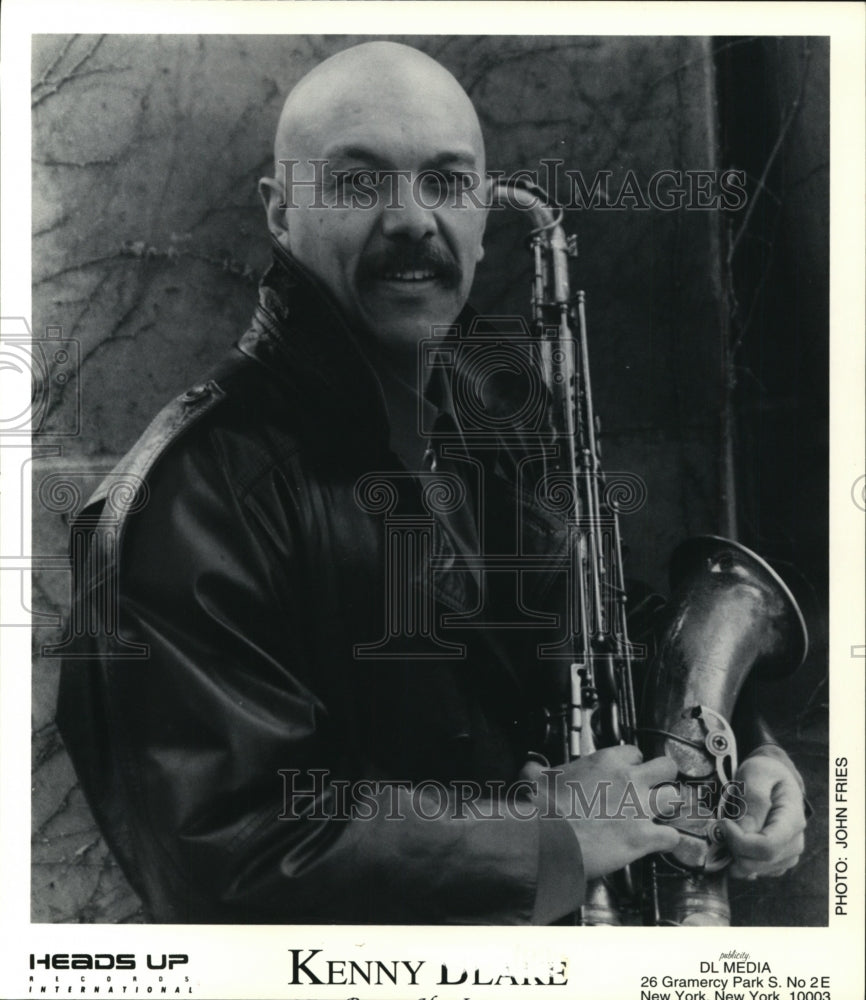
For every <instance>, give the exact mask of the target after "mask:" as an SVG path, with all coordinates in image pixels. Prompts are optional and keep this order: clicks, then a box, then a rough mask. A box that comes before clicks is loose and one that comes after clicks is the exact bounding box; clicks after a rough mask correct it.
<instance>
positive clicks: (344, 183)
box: [333, 170, 376, 194]
mask: <svg viewBox="0 0 866 1000" xmlns="http://www.w3.org/2000/svg"><path fill="white" fill-rule="evenodd" d="M333 178H334V189H335V190H336V191H343V192H345V193H347V194H351V193H352V192H353V191H366V192H369V191H370V189H371V188H374V187H375V186H376V171H375V170H339V171H334V174H333Z"/></svg>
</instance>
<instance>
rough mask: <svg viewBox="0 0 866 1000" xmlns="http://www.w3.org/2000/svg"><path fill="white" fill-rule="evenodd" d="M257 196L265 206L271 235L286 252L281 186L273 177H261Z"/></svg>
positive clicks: (287, 245)
mask: <svg viewBox="0 0 866 1000" xmlns="http://www.w3.org/2000/svg"><path fill="white" fill-rule="evenodd" d="M259 195H260V196H261V199H262V202H263V204H264V206H265V214H266V215H267V217H268V229H269V230H270V233H271V235H272V236H273V237H274V238H275V239H276V241H277V242H278V243H279V244H280V245H281V246H282V247H284V248H285V249H286V250H288V249H289V227H288V224H287V221H286V208H285V204H286V196H285V192H284V191H283V185H282V184H281V183H280V182H279V181H278V180H277V179H276V178H274V177H263V178H262V179H261V180H260V181H259Z"/></svg>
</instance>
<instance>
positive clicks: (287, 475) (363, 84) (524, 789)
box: [58, 42, 804, 923]
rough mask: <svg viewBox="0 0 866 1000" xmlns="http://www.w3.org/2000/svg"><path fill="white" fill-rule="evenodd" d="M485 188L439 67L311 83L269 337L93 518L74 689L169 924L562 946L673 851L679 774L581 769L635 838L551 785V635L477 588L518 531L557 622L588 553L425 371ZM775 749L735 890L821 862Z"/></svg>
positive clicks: (283, 223) (153, 909) (131, 459)
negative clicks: (411, 931)
mask: <svg viewBox="0 0 866 1000" xmlns="http://www.w3.org/2000/svg"><path fill="white" fill-rule="evenodd" d="M484 173H485V157H484V145H483V140H482V136H481V130H480V127H479V123H478V120H477V117H476V114H475V111H474V109H473V107H472V105H471V103H470V101H469V99H468V97H467V96H466V94H465V93H464V92H463V90H462V89H461V88H460V86H459V85H458V84H457V82H456V81H455V80H454V78H453V77H452V76H451V75H450V74H448V73H447V72H446V71H445V70H444V69H443V68H442V67H441V66H439V65H438V64H437V63H435V62H434V61H433V60H431V59H429V58H428V57H426V56H424V55H422V54H421V53H419V52H417V51H416V50H414V49H411V48H408V47H406V46H402V45H396V44H393V43H388V42H375V43H369V44H365V45H360V46H357V47H355V48H352V49H348V50H346V51H344V52H341V53H339V54H337V55H336V56H334V57H332V58H331V59H328V60H327V61H326V62H324V63H322V64H321V65H320V66H318V67H317V68H316V69H314V70H313V71H312V72H311V73H310V74H308V75H307V76H306V77H305V78H304V79H303V80H302V81H301V82H300V83H299V84H298V85H297V87H296V88H295V89H294V91H293V92H292V93H291V94H290V96H289V98H288V100H287V102H286V105H285V107H284V109H283V113H282V116H281V118H280V122H279V125H278V129H277V136H276V142H275V176H274V177H273V178H268V179H265V180H263V181H262V182H261V190H262V195H263V198H264V200H265V204H266V210H267V218H268V227H269V230H270V232H271V235H272V238H273V241H274V264H273V266H272V268H271V269H270V270H269V272H268V274H267V275H266V276H265V278H264V279H263V282H262V287H261V292H260V301H259V306H258V309H257V311H256V314H255V316H254V318H253V321H252V324H251V327H250V329H249V330H248V331H247V332H246V333H245V334H244V336H243V337H242V338H241V340H240V342H239V344H238V348H237V350H235V351H234V352H233V353H232V354H231V356H230V357H229V358H227V359H226V361H225V362H224V363H223V364H222V365H221V366H220V367H219V368H218V369H217V371H215V372H214V373H212V375H211V377H210V378H209V379H208V380H206V381H205V382H203V383H202V384H201V385H199V386H196V387H194V388H193V389H191V390H189V391H188V392H187V393H185V394H184V396H182V397H181V398H180V399H179V400H177V401H175V403H173V404H171V405H170V406H169V407H168V408H166V410H164V411H163V413H162V414H160V416H159V417H157V419H156V420H155V421H154V423H153V424H152V425H151V427H150V428H149V429H148V431H147V432H146V433H145V435H144V437H143V438H142V440H141V441H140V442H139V443H138V444H137V445H136V446H135V447H134V448H133V450H132V452H131V453H130V454H129V456H127V458H126V460H125V461H124V463H123V464H122V466H121V469H120V470H119V471H120V472H123V473H125V474H126V475H128V476H132V477H135V478H136V480H137V481H140V482H141V488H140V489H139V492H138V497H139V500H140V503H138V504H134V505H133V506H134V507H137V508H138V509H136V510H135V512H134V513H133V512H129V513H128V514H123V515H122V516H121V517H120V519H119V523H118V522H117V519H116V518H113V514H114V512H113V511H112V510H111V509H110V503H109V502H108V498H107V495H106V492H105V491H104V490H103V491H100V492H98V493H97V495H96V497H95V498H94V499H93V501H92V503H91V506H90V507H89V508H88V509H87V510H86V511H85V513H84V515H83V516H82V518H81V519H80V521H79V531H82V532H83V533H84V534H83V537H86V539H87V541H88V544H89V557H88V560H87V565H86V566H85V567H84V568H83V572H82V575H81V578H82V579H83V581H84V582H83V584H82V586H81V588H80V592H79V606H80V607H103V608H109V609H111V608H113V606H114V603H115V602H116V603H117V610H118V612H119V618H118V629H117V630H116V631H115V630H114V629H113V628H106V627H105V621H102V622H100V623H99V626H100V627H97V628H95V629H92V630H91V631H92V632H93V633H95V634H94V635H92V636H91V637H89V638H88V639H87V640H86V642H85V647H84V648H83V650H81V651H80V655H79V657H78V658H74V659H70V660H69V662H68V663H67V664H66V665H65V667H64V675H63V680H62V686H61V694H60V704H59V715H58V721H59V725H60V727H61V731H62V733H63V736H64V739H65V741H66V743H67V746H68V747H69V750H70V753H71V755H72V757H73V760H74V761H75V764H76V768H77V770H78V773H79V776H80V778H81V781H82V785H83V787H84V788H85V790H86V792H87V795H88V798H89V801H90V803H91V805H92V807H93V810H94V813H95V815H96V817H97V819H98V821H99V822H100V825H101V827H102V829H103V830H104V832H105V835H106V837H107V839H108V841H109V843H110V844H111V846H112V848H113V850H114V851H115V853H116V855H117V856H118V858H119V860H120V862H121V864H122V866H123V868H124V870H125V872H126V874H127V876H128V877H129V879H130V881H131V883H132V885H133V886H134V887H135V888H136V890H137V891H138V892H139V893H140V895H141V896H142V899H143V900H144V903H145V907H146V909H147V911H148V913H149V914H150V915H151V916H152V918H153V919H156V920H162V921H173V922H174V921H195V922H222V921H225V922H298V923H308V922H328V921H339V922H345V923H353V922H376V923H398V922H414V923H436V922H455V923H488V922H489V923H529V922H536V923H550V922H553V921H556V920H558V919H561V918H564V917H566V916H567V915H568V914H570V913H572V912H573V911H574V910H575V909H576V908H577V907H578V906H579V905H580V904H581V902H582V899H583V892H584V886H585V883H586V881H587V880H588V879H594V878H597V877H598V876H601V875H605V874H607V873H610V872H613V871H617V870H618V869H620V868H622V867H623V866H624V865H625V864H627V863H628V862H631V861H633V860H635V859H637V858H640V857H643V856H644V855H647V854H651V853H655V852H663V851H669V850H672V849H674V848H675V847H676V846H677V844H678V842H679V834H678V833H677V832H676V830H675V829H674V828H673V827H672V826H669V825H665V824H661V823H656V822H654V821H653V818H652V817H653V815H654V813H655V812H656V811H657V809H658V806H659V799H660V793H659V792H658V789H657V787H656V786H659V785H664V784H665V783H668V782H671V781H672V780H673V779H674V778H675V777H676V766H675V765H674V764H673V762H672V761H671V760H670V759H669V758H667V757H660V758H657V759H655V760H652V761H647V762H643V761H642V760H641V756H640V753H639V752H638V751H637V750H636V749H635V748H633V747H627V746H622V747H620V746H617V747H612V748H608V749H604V750H600V751H598V752H597V753H595V754H593V755H591V756H589V757H587V758H584V759H582V760H580V761H578V762H574V763H570V764H565V765H563V766H562V769H561V770H562V775H561V777H562V778H563V779H565V780H566V781H570V782H572V783H575V782H576V783H578V784H579V785H580V787H581V788H584V789H588V790H589V791H590V795H589V796H588V797H591V794H592V790H594V789H596V788H599V787H601V786H602V785H604V787H605V789H606V790H607V792H608V797H609V799H610V800H612V801H621V800H625V799H626V798H628V799H629V801H630V802H631V803H632V805H633V806H635V804H637V808H634V809H633V811H632V812H631V813H629V816H630V818H629V819H628V820H626V821H624V820H623V818H622V817H621V816H620V817H617V818H604V817H603V816H599V815H586V811H583V812H581V811H580V810H575V809H574V808H573V801H572V799H573V796H572V795H571V792H570V789H569V787H568V785H567V784H566V783H565V782H554V781H551V780H549V776H548V775H546V772H545V771H544V770H543V768H542V766H541V764H540V763H538V762H537V761H538V758H537V757H535V758H534V759H533V753H532V752H533V751H537V750H538V749H540V748H541V746H542V744H543V735H542V734H541V726H540V722H539V718H540V715H541V711H542V710H543V709H544V708H545V697H544V689H545V681H544V673H543V671H542V670H536V669H535V666H536V660H535V657H534V655H533V650H535V649H536V648H537V640H538V635H537V631H536V627H535V624H537V625H538V628H541V627H542V626H541V624H538V623H539V622H540V621H541V619H540V618H538V619H532V616H530V619H529V624H528V625H527V627H526V628H524V629H519V630H517V631H515V630H513V629H512V630H508V629H504V628H497V626H496V621H497V620H498V619H497V608H498V609H499V610H501V605H503V604H505V603H507V601H508V599H509V595H508V594H507V593H506V591H507V587H505V585H504V584H503V582H502V580H497V579H493V578H494V577H495V576H496V574H490V578H489V579H488V578H487V577H486V576H485V574H484V573H483V571H482V570H479V565H480V562H479V560H481V561H483V559H484V558H485V557H488V556H496V555H497V554H498V553H505V552H507V551H508V549H507V546H508V542H509V539H510V538H511V537H512V536H513V533H514V531H518V532H520V533H521V540H522V544H523V546H524V547H523V551H526V552H528V553H530V554H531V555H533V556H535V557H537V559H538V560H539V563H538V565H539V566H542V567H548V568H546V569H544V568H543V569H542V570H540V571H538V572H535V573H533V574H530V577H529V578H528V582H527V584H526V590H525V592H524V593H522V595H521V596H522V599H523V600H524V602H525V604H526V606H527V607H530V608H539V609H542V608H544V606H545V604H546V602H548V601H549V600H550V597H549V595H550V594H553V593H556V591H557V586H558V584H561V581H562V578H563V576H564V567H565V564H566V562H567V545H566V539H567V530H566V526H565V525H564V524H563V523H562V521H561V520H559V519H557V518H556V517H555V516H553V515H552V514H551V513H550V512H546V511H544V510H542V509H540V508H539V506H538V505H537V504H536V503H534V502H533V501H532V500H531V499H527V497H526V496H525V495H523V494H522V493H521V491H520V490H519V488H518V486H519V483H518V482H517V472H516V470H517V469H518V468H519V467H521V468H522V466H521V465H520V463H521V460H522V459H523V458H524V457H525V456H523V455H522V454H521V452H520V447H519V444H518V445H516V444H514V442H511V443H509V441H508V440H506V438H507V435H506V436H505V437H503V435H502V434H493V433H491V434H490V435H489V440H488V441H486V442H482V443H481V444H480V445H479V444H478V443H477V442H475V443H467V442H466V441H464V439H463V433H462V430H463V428H462V427H461V426H460V420H459V413H458V410H459V385H458V382H457V381H455V380H454V379H452V378H449V377H448V374H447V373H443V370H442V368H441V366H440V368H439V369H437V371H436V372H432V373H431V379H430V386H429V391H428V392H427V393H426V394H422V393H421V392H419V381H418V357H419V353H418V352H419V345H420V343H421V342H422V341H424V340H426V339H429V338H431V335H432V334H433V333H434V332H435V331H436V330H437V329H441V328H443V327H448V326H450V325H451V324H453V323H455V321H456V322H457V323H458V326H460V328H461V330H462V329H463V328H464V327H466V326H467V325H469V324H470V322H471V316H470V314H469V313H468V312H467V311H465V310H464V307H465V304H466V300H467V297H468V295H469V291H470V288H471V285H472V280H473V275H474V271H475V266H476V264H477V262H478V261H479V260H480V259H481V257H482V254H483V245H482V239H483V235H484V227H485V209H484V207H483V204H482V203H481V201H480V200H479V199H477V198H476V199H472V198H469V197H465V198H457V197H454V198H445V199H440V198H437V197H436V194H437V190H438V189H439V188H440V187H441V186H442V185H445V186H446V187H450V189H451V190H452V191H453V192H455V193H459V192H461V191H462V192H464V193H465V194H467V195H468V192H469V190H470V189H471V188H472V186H473V181H474V180H477V179H479V178H483V177H484ZM425 184H430V185H431V187H432V188H434V189H436V190H430V191H426V189H425V188H424V185H425ZM371 191H372V196H371ZM353 194H357V195H359V196H361V197H357V198H353V197H352V195H353ZM431 205H435V206H436V207H430V206H431ZM460 335H461V336H462V333H461V334H460ZM422 388H423V387H422ZM490 402H491V406H494V401H490ZM491 412H495V411H494V410H491ZM494 423H495V421H494ZM491 426H493V424H491ZM431 428H432V430H433V432H434V433H433V434H432V437H433V439H434V441H438V442H439V445H438V447H437V448H433V449H430V448H429V447H428V444H429V442H428V437H429V435H428V434H427V433H426V431H427V430H428V429H431ZM422 430H424V431H425V433H421V431H422ZM443 487H447V490H448V491H450V494H449V495H450V499H447V500H445V501H443V500H442V498H441V496H440V495H439V494H435V490H436V489H440V490H441V489H442V488H443ZM437 498H438V499H437ZM109 536H110V539H111V542H110V544H112V545H113V544H114V540H115V539H116V543H117V551H118V558H117V560H116V561H115V560H114V559H112V558H110V559H107V560H106V559H105V558H104V556H105V552H106V551H107V548H106V547H107V546H108V545H109V541H108V539H109ZM401 545H403V546H404V547H403V548H400V546H401ZM413 546H414V548H413ZM413 553H414V554H413ZM418 553H420V555H419V554H418ZM473 559H474V560H475V561H474V562H473ZM479 608H480V612H479ZM413 614H415V615H417V616H418V620H421V619H425V616H426V619H429V620H432V622H433V624H432V625H428V626H424V627H422V626H419V625H418V622H417V621H416V620H415V619H412V615H413ZM448 615H450V616H451V617H450V619H448V617H447V616H448ZM479 615H480V622H479ZM395 616H396V618H399V619H400V620H399V621H397V622H396V624H397V625H398V626H402V625H405V624H406V622H407V621H410V620H411V621H410V625H411V624H412V622H414V625H412V627H408V628H400V627H395V621H396V618H395ZM473 616H474V619H473ZM426 619H425V620H426ZM448 620H450V621H451V622H452V625H451V627H449V628H444V629H439V628H438V626H439V624H440V623H445V622H447V621H448ZM533 621H535V624H533ZM479 623H480V624H481V625H482V626H484V627H481V628H478V627H477V626H478V624H479ZM383 632H384V638H383ZM547 637H548V639H549V638H550V633H549V632H548V633H547ZM118 641H120V642H122V643H123V644H125V648H126V649H131V648H135V646H136V644H138V648H140V649H146V652H147V656H146V659H144V660H141V661H136V660H135V659H122V658H120V657H118V656H116V655H114V652H116V649H117V643H118ZM749 728H751V730H752V734H751V736H750V737H749V739H750V741H751V745H748V746H746V747H745V749H746V750H750V751H752V753H751V754H750V756H749V757H748V759H747V760H746V761H745V762H744V764H743V765H742V768H741V770H740V773H739V775H738V777H739V778H740V779H741V780H743V781H744V783H745V800H746V804H747V806H748V808H747V811H746V815H745V817H744V818H742V819H741V820H740V821H739V823H738V824H735V823H733V822H727V823H726V825H725V832H726V837H727V842H728V845H729V847H730V850H731V852H732V853H733V855H734V859H735V860H734V864H733V867H732V871H733V872H734V874H739V875H745V876H757V875H762V874H766V875H774V874H779V873H781V872H782V871H784V870H786V869H787V868H788V867H790V866H791V865H792V864H794V863H795V862H796V859H797V857H798V856H799V853H800V851H801V850H802V844H803V835H802V831H803V827H804V818H803V805H802V788H801V784H800V782H799V776H798V775H797V774H796V771H795V770H794V769H793V766H792V765H791V764H790V762H789V761H788V759H787V757H786V756H785V754H784V752H783V751H781V750H780V749H779V748H778V747H776V746H774V745H772V743H770V742H767V739H768V738H767V737H766V736H765V735H762V730H761V729H760V727H755V726H746V729H749ZM761 744H763V745H761ZM530 778H531V779H534V780H533V781H527V779H530ZM667 792H670V789H668V790H667ZM669 799H670V796H669V795H668V797H667V798H666V799H665V800H664V801H665V802H668V801H669ZM654 807H655V808H654Z"/></svg>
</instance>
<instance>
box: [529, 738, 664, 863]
mask: <svg viewBox="0 0 866 1000" xmlns="http://www.w3.org/2000/svg"><path fill="white" fill-rule="evenodd" d="M642 761H643V757H642V755H641V752H640V751H639V750H638V749H637V747H632V746H618V747H607V748H605V749H604V750H598V751H596V752H595V753H594V754H591V755H589V756H588V757H582V758H580V759H579V760H576V761H573V762H572V763H571V764H565V765H563V766H562V767H561V768H557V769H556V770H555V771H554V772H553V773H550V774H548V775H547V776H545V775H544V772H543V769H542V768H541V766H540V765H538V764H527V765H526V766H525V767H524V769H523V771H522V776H523V777H525V778H529V779H531V780H535V781H538V784H539V797H540V798H542V799H544V798H545V790H547V791H548V792H549V793H551V794H549V795H548V796H547V804H548V806H549V807H552V808H553V809H555V811H556V812H557V813H558V814H559V815H560V816H564V817H565V818H566V819H567V820H568V821H569V823H570V824H571V827H572V829H573V831H574V833H575V834H576V836H577V839H578V842H579V843H580V848H581V852H582V854H583V867H584V873H585V875H586V877H587V879H593V878H598V877H599V876H601V875H607V874H608V873H610V872H615V871H619V869H620V868H623V867H624V866H625V865H627V864H629V863H630V862H632V861H636V860H637V859H638V858H642V857H644V856H645V855H647V854H654V853H656V852H658V851H671V850H673V849H674V848H675V847H676V846H677V844H678V843H679V840H680V835H679V834H678V833H677V832H676V830H674V829H672V828H671V827H669V826H663V825H660V824H657V823H655V822H653V819H652V816H653V815H654V814H655V812H661V813H663V812H664V810H665V809H666V808H667V802H668V798H670V797H671V796H672V795H674V796H675V789H672V788H670V787H668V788H662V789H659V790H658V791H657V792H656V793H654V794H653V795H652V796H651V795H650V789H651V788H653V786H654V785H659V784H663V783H665V782H672V781H673V779H674V778H675V777H676V774H677V766H676V764H675V763H674V762H673V760H671V758H670V757H657V758H656V759H655V760H651V761H649V762H648V763H646V764H644V763H642ZM554 774H556V775H557V780H556V782H555V784H554V781H553V775H554ZM554 796H555V798H554V801H552V802H551V801H550V800H551V798H552V797H554ZM656 799H657V800H658V801H655V800H656ZM542 812H543V809H542Z"/></svg>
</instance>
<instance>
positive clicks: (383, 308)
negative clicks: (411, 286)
mask: <svg viewBox="0 0 866 1000" xmlns="http://www.w3.org/2000/svg"><path fill="white" fill-rule="evenodd" d="M419 284H420V283H419ZM425 284H426V283H425ZM430 284H432V282H431V283H430ZM365 307H366V308H365V309H364V310H363V317H364V325H365V326H366V327H367V328H368V329H369V330H370V332H371V333H372V334H373V336H374V337H376V339H377V340H379V341H380V342H386V343H392V344H394V345H395V346H396V345H397V344H407V343H413V344H417V343H418V342H419V341H421V340H424V339H425V338H427V337H432V336H433V335H434V331H435V329H436V328H437V327H442V326H448V325H450V324H451V323H453V322H454V320H455V318H456V317H457V315H458V314H459V312H460V310H461V308H462V302H461V301H460V300H459V299H458V297H457V296H456V294H455V293H454V292H453V291H449V292H448V293H447V294H443V293H442V290H441V288H436V289H428V290H426V294H425V290H424V289H415V290H414V291H413V290H405V289H399V290H398V291H397V292H396V294H393V295H392V294H387V289H386V294H376V295H372V296H369V297H368V298H367V300H366V302H365Z"/></svg>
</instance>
